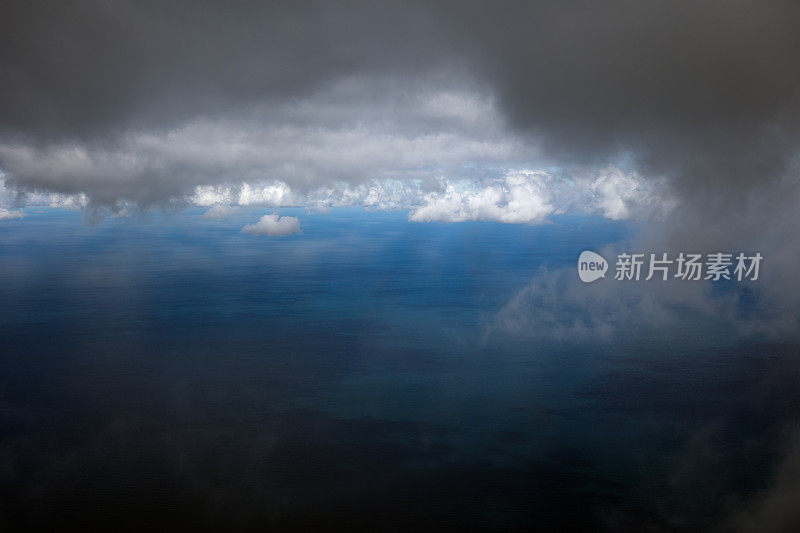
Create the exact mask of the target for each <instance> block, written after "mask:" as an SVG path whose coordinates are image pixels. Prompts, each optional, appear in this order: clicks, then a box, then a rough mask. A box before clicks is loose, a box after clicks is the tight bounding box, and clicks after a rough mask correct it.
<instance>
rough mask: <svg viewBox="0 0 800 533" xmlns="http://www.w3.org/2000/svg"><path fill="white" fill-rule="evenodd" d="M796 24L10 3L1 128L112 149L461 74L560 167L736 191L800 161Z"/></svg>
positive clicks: (674, 10) (605, 10) (633, 16)
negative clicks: (351, 82) (628, 170)
mask: <svg viewBox="0 0 800 533" xmlns="http://www.w3.org/2000/svg"><path fill="white" fill-rule="evenodd" d="M798 27H800V6H799V5H798V4H797V3H794V2H741V1H735V2H708V1H705V2H662V1H656V2H625V1H618V2H603V3H598V2H536V3H531V2H503V3H500V4H497V3H488V2H472V3H463V2H440V3H438V4H429V3H420V4H407V3H402V4H401V3H396V2H384V3H380V4H375V3H366V2H348V3H345V4H341V3H337V4H335V5H334V4H329V3H323V2H301V3H290V2H285V3H284V2H277V3H275V2H270V3H258V2H234V3H212V2H202V3H198V2H168V3H160V2H110V3H109V2H76V3H72V2H69V3H68V2H60V3H42V2H11V3H5V4H4V8H3V13H2V17H0V39H2V40H1V41H0V54H1V55H0V65H2V66H0V86H2V99H0V115H2V117H3V118H2V121H1V123H0V127H1V128H2V131H3V132H5V134H6V135H10V136H19V135H21V136H23V137H26V138H27V139H29V140H31V141H33V142H37V141H43V140H44V139H50V138H53V137H57V138H60V139H80V138H86V137H89V138H93V139H94V140H98V139H102V140H108V139H109V137H111V138H113V135H114V134H118V133H120V132H123V131H129V130H131V129H133V130H136V131H141V130H148V131H149V130H152V129H154V128H156V129H157V128H167V129H169V128H173V127H175V126H176V125H179V124H181V123H182V122H183V121H186V120H190V119H193V118H197V117H215V116H220V115H224V114H227V115H230V114H231V113H234V112H236V111H244V112H246V109H247V108H246V106H247V105H249V104H252V103H254V102H257V103H268V104H269V103H270V102H272V103H274V102H281V101H285V100H290V99H294V98H298V97H302V96H304V95H308V94H310V93H312V92H314V91H316V90H319V89H320V88H321V87H322V86H324V85H325V84H326V83H329V82H331V81H335V80H337V79H341V78H343V77H348V76H357V75H361V76H373V77H374V76H383V77H393V79H394V80H395V83H397V84H398V85H409V84H411V83H412V82H413V81H418V80H420V79H426V78H430V79H434V81H437V80H436V76H437V75H439V76H441V72H442V71H447V70H452V69H453V68H454V66H455V65H458V66H459V68H461V67H464V68H465V69H466V70H468V71H469V72H471V74H470V76H472V78H473V79H474V80H475V81H476V82H477V83H478V84H480V85H481V86H482V87H484V88H489V90H490V91H492V92H494V93H495V94H496V96H497V97H498V98H499V103H500V106H501V109H502V110H503V111H504V112H505V114H506V116H507V118H508V119H509V120H510V122H511V123H512V124H513V125H515V126H517V127H518V128H519V129H521V130H522V131H525V132H529V133H532V134H534V135H535V136H536V137H537V138H539V139H541V140H543V142H544V143H545V145H546V146H548V147H549V148H550V151H551V153H553V154H557V155H559V156H561V157H562V158H563V159H564V160H577V161H580V162H584V163H585V162H606V161H608V160H613V159H614V158H617V157H619V156H620V154H625V155H627V156H629V157H632V158H633V159H634V160H635V161H636V162H637V163H638V164H639V165H640V168H642V169H646V170H648V171H649V172H651V173H659V174H669V175H675V176H677V178H676V179H678V180H679V183H680V185H681V186H686V187H690V186H692V185H697V184H702V183H707V182H714V183H716V184H719V183H725V182H731V181H732V180H733V181H735V182H736V183H740V184H746V183H750V182H751V181H755V182H758V181H760V180H764V179H768V178H770V177H774V176H776V175H778V174H780V173H781V172H782V171H783V170H784V169H785V165H786V164H787V162H788V160H789V158H790V157H791V156H793V155H794V154H795V153H796V146H797V143H796V141H797V134H798V126H797V123H798V121H797V120H796V119H797V110H798V87H799V86H800V74H799V72H800V69H797V68H796V67H797V65H798V64H800V32H798V31H797V28H798ZM436 73H438V74H436ZM438 81H441V78H439V79H438ZM354 97H355V98H358V96H354ZM426 126H427V124H424V123H421V124H420V125H419V127H420V129H421V130H423V131H424V130H425V128H426Z"/></svg>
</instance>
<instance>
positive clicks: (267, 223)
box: [242, 215, 301, 237]
mask: <svg viewBox="0 0 800 533" xmlns="http://www.w3.org/2000/svg"><path fill="white" fill-rule="evenodd" d="M242 233H248V234H250V235H266V236H268V237H282V236H284V235H291V234H293V233H301V231H300V219H298V218H297V217H279V216H278V215H264V216H263V217H261V220H259V221H258V222H256V223H255V224H248V225H246V226H245V227H243V228H242Z"/></svg>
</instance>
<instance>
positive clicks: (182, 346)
mask: <svg viewBox="0 0 800 533" xmlns="http://www.w3.org/2000/svg"><path fill="white" fill-rule="evenodd" d="M282 214H293V215H298V216H300V217H301V221H302V228H303V234H302V235H294V236H290V237H284V238H258V237H253V236H248V235H242V234H240V233H239V228H240V227H241V226H242V225H243V224H244V223H248V222H252V221H253V220H255V219H257V218H258V216H259V214H258V213H254V212H250V213H244V214H242V215H241V216H239V217H238V218H234V219H231V220H226V221H222V222H220V221H208V220H206V219H203V218H202V217H201V216H200V213H199V212H193V211H188V212H184V213H180V214H154V215H150V216H147V217H145V218H132V219H112V220H107V221H104V222H103V223H101V224H100V225H97V226H91V225H87V224H84V223H83V221H82V220H81V217H80V214H77V213H72V212H68V211H60V210H42V211H41V212H36V211H34V210H31V209H29V210H28V211H27V217H26V218H25V219H24V220H22V221H8V222H3V223H2V226H0V302H2V305H0V341H1V342H2V344H0V354H1V358H0V365H2V367H1V368H2V371H1V372H0V420H1V421H2V423H1V425H0V482H1V483H2V489H1V490H2V494H3V496H2V507H0V513H1V516H2V522H0V526H2V525H5V526H6V527H8V528H10V529H21V528H33V527H36V526H48V527H60V528H64V527H70V528H77V527H79V526H105V527H113V528H114V529H115V530H119V529H131V530H141V528H143V527H152V526H154V525H157V526H158V527H177V528H180V529H183V528H187V529H206V528H208V529H231V528H234V529H237V528H239V529H262V530H263V529H264V528H265V527H266V528H270V527H272V528H279V529H297V528H308V529H320V528H323V529H330V528H339V527H343V528H349V529H351V530H352V529H355V530H360V529H367V530H374V529H379V530H395V529H400V528H404V527H412V528H437V529H448V528H454V529H461V528H464V527H467V528H475V527H486V528H490V529H521V528H528V527H534V526H542V527H545V528H563V527H567V526H579V527H582V528H584V529H601V530H602V529H608V530H627V529H638V528H641V527H645V526H647V527H653V528H665V529H689V530H693V529H702V528H705V527H711V526H714V525H717V524H719V523H720V522H721V521H722V520H724V519H725V518H726V516H728V515H730V513H731V512H732V509H731V501H737V502H746V501H748V499H749V498H750V497H751V496H753V495H755V494H759V493H760V491H762V490H767V489H768V488H769V484H770V483H771V481H770V479H771V473H772V472H773V470H774V468H775V467H776V464H777V463H778V462H779V460H780V456H781V453H782V451H783V448H782V447H783V446H784V444H785V440H786V427H787V425H788V424H791V423H792V422H793V421H795V420H796V419H797V414H798V412H800V393H798V391H797V390H796V385H795V384H796V383H797V378H798V376H799V375H800V373H799V372H798V371H797V368H796V365H795V364H794V363H793V360H794V356H793V354H794V351H795V349H794V347H791V346H780V345H774V344H773V345H770V344H766V343H763V342H755V341H752V340H751V341H743V340H732V338H731V337H730V336H729V335H727V336H726V334H715V336H714V335H709V336H708V338H699V337H698V335H697V332H696V330H693V331H692V332H691V334H690V332H688V331H686V332H683V333H682V332H681V331H670V332H668V333H666V334H663V332H662V334H661V335H655V336H653V335H650V334H644V333H643V334H636V332H631V334H630V335H627V334H626V335H616V336H613V337H611V338H606V339H605V340H602V341H587V340H585V339H583V340H580V339H574V340H571V339H552V340H547V336H546V335H540V336H538V337H537V340H535V341H534V340H531V338H530V337H525V336H519V337H518V336H515V335H511V334H508V333H503V332H502V331H497V330H496V329H493V328H492V324H493V323H494V321H495V320H496V317H497V314H498V313H499V312H500V311H501V310H502V309H503V308H504V307H505V306H506V305H507V304H508V303H509V301H511V300H512V299H513V298H514V296H515V295H516V294H517V293H518V292H519V291H520V290H522V289H523V288H524V287H525V286H527V285H528V284H529V283H530V282H531V280H532V279H535V278H536V276H539V275H541V273H542V272H546V271H553V270H557V269H559V268H564V267H568V266H569V267H571V266H572V265H573V264H574V261H575V258H576V257H577V255H578V254H579V253H580V251H581V250H584V249H587V248H588V249H600V248H601V247H602V246H604V245H607V244H610V243H623V244H624V243H625V242H626V240H627V239H629V238H630V236H631V233H632V232H633V231H634V230H635V228H631V227H628V226H626V225H625V224H623V223H616V222H609V221H603V220H599V219H585V218H574V217H561V218H558V219H556V221H555V222H554V223H553V224H550V225H546V226H537V227H530V226H518V225H503V224H493V223H462V224H411V223H408V222H407V221H406V218H405V214H403V213H364V212H362V211H360V210H353V209H348V210H334V211H332V212H330V213H328V214H325V215H310V214H306V213H303V212H301V211H297V212H295V211H293V210H285V211H283V212H282ZM714 331H717V330H714ZM698 339H699V341H698Z"/></svg>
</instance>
